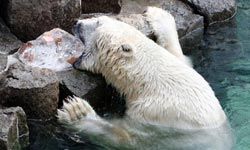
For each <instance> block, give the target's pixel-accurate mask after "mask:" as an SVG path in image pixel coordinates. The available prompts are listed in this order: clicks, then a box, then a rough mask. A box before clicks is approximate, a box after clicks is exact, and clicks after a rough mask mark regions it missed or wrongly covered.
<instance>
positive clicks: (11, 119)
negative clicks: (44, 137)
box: [0, 107, 29, 150]
mask: <svg viewBox="0 0 250 150" xmlns="http://www.w3.org/2000/svg"><path fill="white" fill-rule="evenodd" d="M0 128H1V130H0V149H1V150H16V149H25V148H26V147H27V146H28V144H29V129H28V126H27V121H26V115H25V113H24V111H23V109H22V108H21V107H11V108H6V109H0Z"/></svg>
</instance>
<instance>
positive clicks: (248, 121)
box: [29, 0, 250, 150]
mask: <svg viewBox="0 0 250 150" xmlns="http://www.w3.org/2000/svg"><path fill="white" fill-rule="evenodd" d="M192 57H193V60H194V64H195V69H196V70H197V71H198V72H199V73H200V74H202V75H203V76H204V78H205V79H206V80H207V81H208V82H209V83H210V85H211V86H212V88H213V89H214V91H215V93H216V96H217V97H218V99H219V100H220V103H221V105H222V107H223V109H224V110H225V112H226V114H227V116H228V119H229V122H230V125H231V127H232V129H233V133H234V136H235V144H234V147H233V148H232V149H235V150H248V149H250V1H249V0H238V13H237V15H236V18H235V19H234V20H232V21H230V22H227V23H224V24H220V25H213V26H212V27H210V28H209V29H208V30H207V31H206V33H205V36H204V40H203V43H202V45H201V46H200V48H198V49H196V50H193V53H192ZM119 107H120V106H119ZM29 126H30V128H31V133H32V134H31V145H30V147H29V149H30V150H62V149H70V150H79V149H81V150H82V149H84V150H85V149H86V150H88V149H89V150H95V149H185V150H186V149H192V150H193V149H203V150H204V149H225V150H226V149H229V147H223V146H222V147H219V148H218V147H216V148H215V147H211V146H213V145H218V144H219V145H220V144H223V145H224V146H230V143H231V141H230V139H227V137H228V133H229V132H230V131H228V128H223V129H218V130H213V131H197V132H186V131H175V130H170V129H168V128H163V127H155V126H154V127H152V126H142V125H138V124H137V125H136V124H134V125H130V126H133V128H128V130H131V132H132V133H136V134H137V135H138V136H137V137H136V141H137V142H136V143H133V144H129V143H128V144H124V145H119V146H118V145H115V144H113V143H109V142H108V141H105V140H103V139H100V138H98V137H91V136H87V135H85V134H83V133H77V134H76V133H74V132H70V131H68V130H65V129H63V128H62V127H61V126H60V125H58V124H56V123H55V121H51V122H47V123H42V122H36V121H29ZM218 135H219V136H218ZM208 143H210V145H209V144H208ZM211 144H212V145H211Z"/></svg>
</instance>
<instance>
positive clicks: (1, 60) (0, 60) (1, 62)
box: [0, 54, 7, 72]
mask: <svg viewBox="0 0 250 150" xmlns="http://www.w3.org/2000/svg"><path fill="white" fill-rule="evenodd" d="M6 65H7V55H3V54H0V72H2V71H3V70H4V69H5V68H6Z"/></svg>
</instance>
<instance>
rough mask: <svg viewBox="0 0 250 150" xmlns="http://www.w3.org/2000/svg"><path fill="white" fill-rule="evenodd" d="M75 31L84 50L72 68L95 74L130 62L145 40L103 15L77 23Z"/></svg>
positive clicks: (124, 25) (131, 28)
mask: <svg viewBox="0 0 250 150" xmlns="http://www.w3.org/2000/svg"><path fill="white" fill-rule="evenodd" d="M74 32H75V35H76V36H78V37H79V38H80V39H81V40H82V42H83V43H84V44H85V47H86V49H85V51H84V52H83V54H82V55H81V56H80V58H79V59H78V61H77V62H75V64H74V67H75V68H76V69H81V70H88V71H91V72H95V73H102V72H103V70H104V68H106V69H111V70H112V71H115V69H114V68H115V67H117V68H122V67H123V66H124V65H129V63H132V61H133V60H134V59H136V58H135V57H136V56H137V54H136V55H135V53H138V47H139V46H143V40H142V39H143V38H146V36H144V35H143V34H142V33H141V32H139V31H138V30H136V29H135V28H134V27H132V26H130V25H127V24H126V23H123V22H120V21H117V20H114V19H111V18H109V17H106V16H103V17H99V18H97V19H94V18H93V19H84V20H79V21H78V23H77V25H76V26H75V28H74ZM142 37H143V38H142ZM148 40H149V39H148Z"/></svg>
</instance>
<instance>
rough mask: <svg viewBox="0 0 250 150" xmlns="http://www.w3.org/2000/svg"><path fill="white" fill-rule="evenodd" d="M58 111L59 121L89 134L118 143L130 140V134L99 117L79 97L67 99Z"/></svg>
mask: <svg viewBox="0 0 250 150" xmlns="http://www.w3.org/2000/svg"><path fill="white" fill-rule="evenodd" d="M66 100H67V101H68V102H64V104H63V107H62V109H58V115H57V117H58V121H59V122H60V123H63V124H65V125H67V126H69V127H70V128H73V129H77V130H79V131H83V132H85V133H87V134H93V135H101V136H105V138H109V139H110V140H113V141H116V142H124V141H127V142H128V141H129V140H130V135H129V134H128V132H127V131H126V130H125V129H123V128H121V127H118V126H115V125H114V124H112V123H110V122H108V121H106V120H104V119H102V118H101V117H99V116H98V115H97V114H96V112H95V111H94V110H93V108H92V107H91V106H90V105H89V103H88V102H87V101H85V100H83V99H81V98H78V97H70V98H67V99H66Z"/></svg>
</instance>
